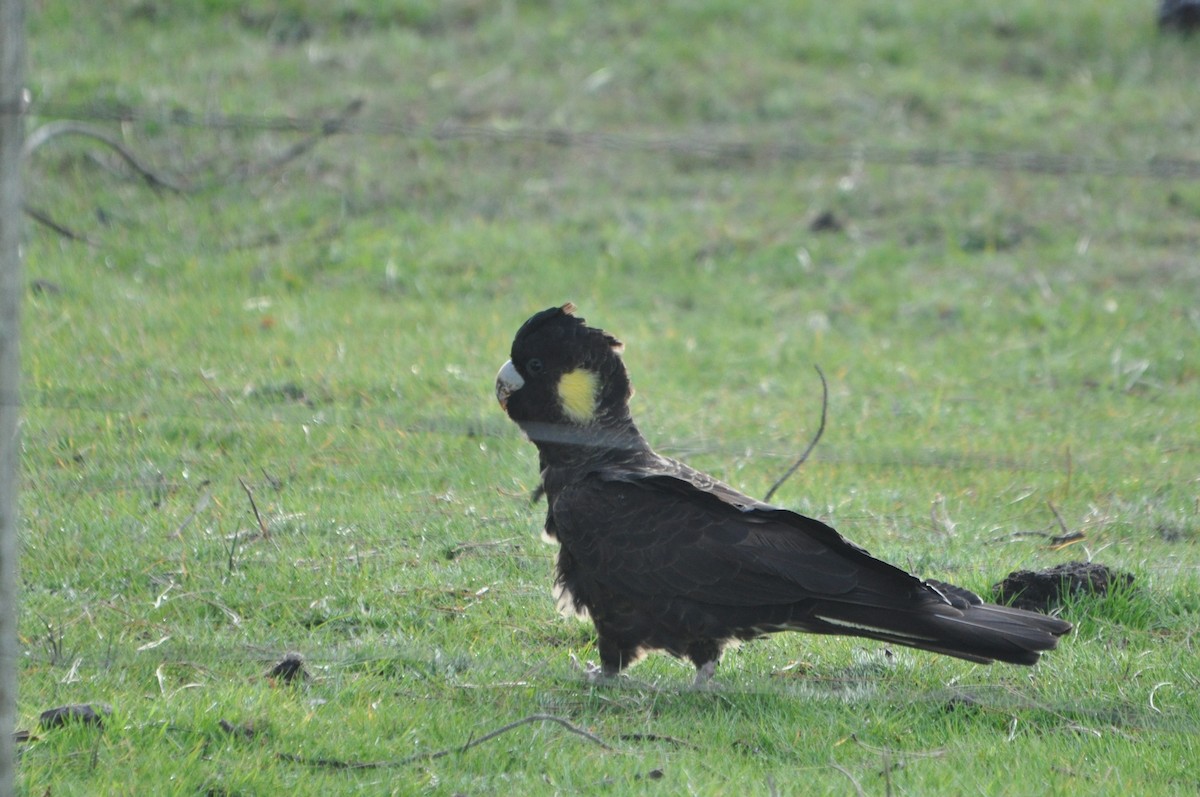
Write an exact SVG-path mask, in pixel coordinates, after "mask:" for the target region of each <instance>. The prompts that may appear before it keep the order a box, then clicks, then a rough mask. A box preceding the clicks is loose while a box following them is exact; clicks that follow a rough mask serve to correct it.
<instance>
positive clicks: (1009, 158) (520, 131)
mask: <svg viewBox="0 0 1200 797" xmlns="http://www.w3.org/2000/svg"><path fill="white" fill-rule="evenodd" d="M352 105H353V104H352ZM29 113H30V115H31V116H33V117H41V118H47V119H74V120H79V121H92V122H110V123H111V122H116V123H139V124H144V123H154V124H158V125H163V126H169V127H180V128H193V129H202V130H214V131H233V132H241V133H267V132H271V133H297V134H300V133H306V134H310V135H331V134H334V133H336V134H340V135H357V136H384V137H394V138H407V139H413V140H423V141H435V142H439V141H441V142H449V141H478V142H484V143H494V144H520V145H541V146H550V147H562V148H571V149H580V150H597V151H613V152H643V153H663V154H670V155H676V156H690V157H700V158H709V159H712V160H715V161H720V162H733V163H779V162H804V163H861V164H866V165H880V166H918V167H926V168H959V169H974V170H981V171H996V172H1024V173H1029V174H1040V175H1058V176H1065V175H1095V176H1100V177H1126V178H1146V179H1154V180H1200V160H1198V159H1193V158H1184V157H1173V156H1161V155H1154V156H1152V157H1149V158H1146V159H1140V160H1138V159H1123V158H1105V157H1096V156H1092V155H1077V154H1072V153H1061V152H1037V151H1007V150H982V149H980V150H975V149H949V148H937V147H908V148H906V147H879V146H860V145H855V144H847V145H839V146H830V145H824V144H815V143H811V142H806V141H802V140H797V139H790V140H749V139H747V140H731V139H720V138H706V137H703V136H696V135H694V134H691V133H689V132H687V131H683V132H678V133H671V134H663V135H653V134H634V133H614V132H608V131H595V130H573V129H570V128H565V127H537V126H522V127H496V126H480V125H469V124H460V123H457V122H452V121H445V122H442V123H439V124H435V125H421V124H416V123H412V122H405V121H401V120H398V119H386V118H370V119H364V118H353V119H352V118H347V115H345V114H342V115H324V116H266V115H256V114H223V113H209V112H205V113H197V112H194V111H190V110H187V109H181V108H171V109H161V108H159V109H155V108H135V107H129V106H125V105H102V104H87V105H75V104H68V103H57V102H35V103H33V104H32V106H31V108H30V111H29Z"/></svg>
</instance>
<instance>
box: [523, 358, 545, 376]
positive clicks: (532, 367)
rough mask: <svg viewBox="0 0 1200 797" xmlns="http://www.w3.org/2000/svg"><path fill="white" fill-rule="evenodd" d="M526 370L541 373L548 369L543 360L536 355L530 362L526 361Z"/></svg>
mask: <svg viewBox="0 0 1200 797" xmlns="http://www.w3.org/2000/svg"><path fill="white" fill-rule="evenodd" d="M525 370H526V371H528V372H529V373H531V374H540V373H541V372H542V371H544V370H546V366H545V365H543V364H542V361H541V360H539V359H538V358H537V357H534V358H532V359H531V360H530V361H529V362H527V363H525Z"/></svg>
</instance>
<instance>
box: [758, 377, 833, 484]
mask: <svg viewBox="0 0 1200 797" xmlns="http://www.w3.org/2000/svg"><path fill="white" fill-rule="evenodd" d="M813 368H815V369H816V371H817V376H819V377H821V425H820V426H818V427H817V433H816V434H815V435H813V439H812V441H811V442H809V444H808V448H806V449H804V453H803V454H801V455H800V458H799V459H797V460H796V461H795V462H794V463H792V466H791V467H790V468H788V469H787V472H786V473H784V474H783V475H782V476H780V477H779V479H777V480H776V482H775V483H774V484H772V485H771V489H769V490H767V494H766V495H765V496H763V501H765V502H769V501H770V500H771V496H773V495H775V491H776V490H778V489H779V488H780V487H781V486H782V485H783V483H784V482H785V481H787V480H788V479H790V478H791V477H792V474H793V473H795V472H796V471H797V470H799V469H800V466H801V465H803V464H804V462H805V460H807V459H808V455H809V454H811V453H812V450H813V449H814V448H816V446H817V441H818V440H820V439H821V435H823V434H825V419H826V415H827V413H828V410H829V385H828V383H826V381H825V373H824V372H823V371H822V370H821V367H820V366H819V365H814V366H813Z"/></svg>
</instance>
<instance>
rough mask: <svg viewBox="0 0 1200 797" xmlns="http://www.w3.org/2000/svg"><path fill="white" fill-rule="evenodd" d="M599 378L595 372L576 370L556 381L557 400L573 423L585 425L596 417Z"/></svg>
mask: <svg viewBox="0 0 1200 797" xmlns="http://www.w3.org/2000/svg"><path fill="white" fill-rule="evenodd" d="M599 387H600V378H599V377H598V376H596V373H595V371H589V370H587V369H586V368H577V369H576V370H574V371H569V372H567V373H565V374H563V375H562V378H561V379H559V380H558V400H559V401H561V402H562V408H563V412H565V413H566V415H567V417H568V418H570V419H571V420H572V421H575V423H587V422H589V421H590V420H592V418H593V417H594V416H595V415H596V395H597V393H598V392H599V391H598V388H599Z"/></svg>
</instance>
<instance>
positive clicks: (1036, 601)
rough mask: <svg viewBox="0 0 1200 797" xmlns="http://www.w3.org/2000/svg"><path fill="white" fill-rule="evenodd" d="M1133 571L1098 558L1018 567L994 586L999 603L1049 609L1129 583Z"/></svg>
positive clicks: (1033, 609)
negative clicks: (1033, 567) (1044, 566)
mask: <svg viewBox="0 0 1200 797" xmlns="http://www.w3.org/2000/svg"><path fill="white" fill-rule="evenodd" d="M1132 583H1133V575H1132V574H1130V573H1122V572H1121V571H1119V570H1113V569H1112V568H1109V567H1106V566H1104V565H1101V564H1096V563H1095V562H1067V563H1066V564H1061V565H1055V566H1054V567H1051V568H1048V569H1046V570H1038V571H1036V572H1035V571H1033V570H1018V571H1016V572H1014V573H1009V574H1008V575H1007V576H1005V578H1004V580H1003V581H1001V582H1000V583H999V584H996V585H994V586H993V587H992V595H993V596H994V597H995V599H996V601H997V602H998V603H1006V604H1011V605H1013V606H1015V607H1017V608H1018V609H1029V610H1031V611H1035V612H1049V611H1050V610H1052V609H1054V608H1057V607H1058V606H1061V605H1062V604H1063V602H1064V601H1065V600H1066V599H1067V598H1068V597H1074V596H1076V595H1107V594H1108V592H1109V590H1112V589H1115V588H1119V587H1128V586H1129V585H1130V584H1132Z"/></svg>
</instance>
